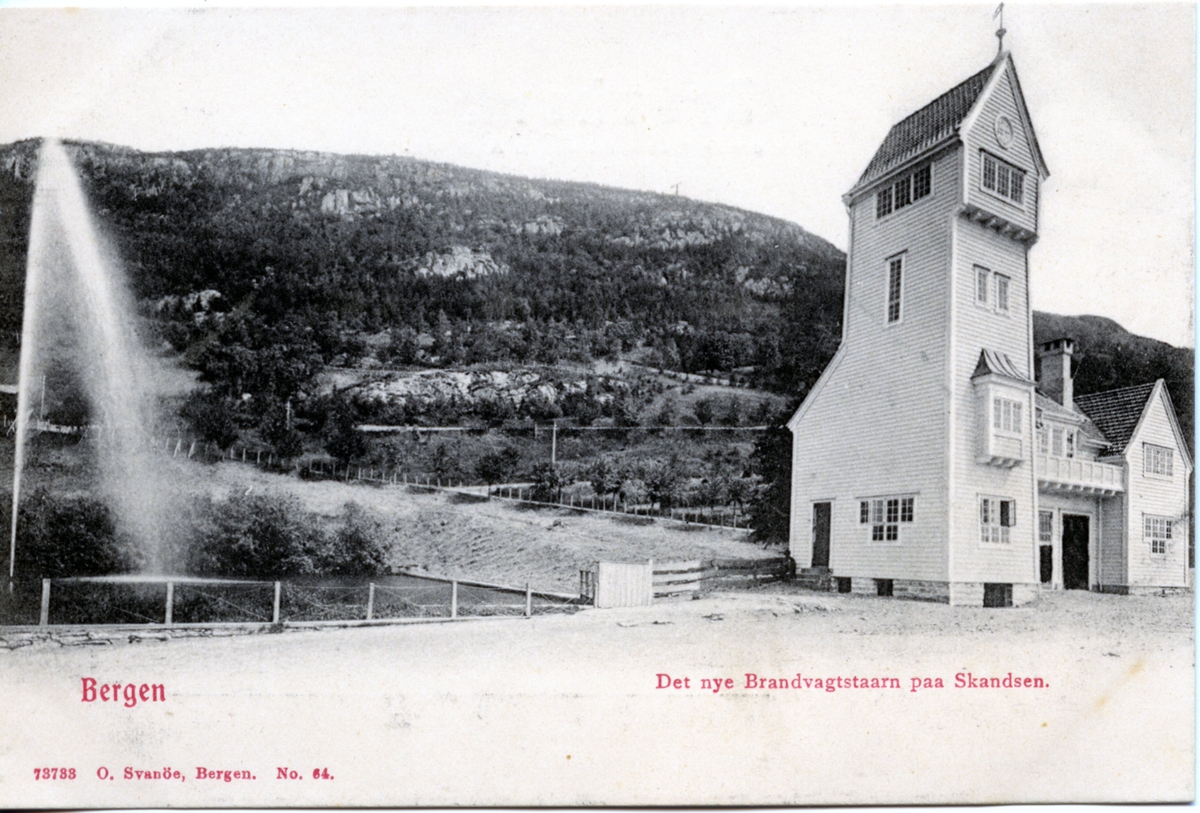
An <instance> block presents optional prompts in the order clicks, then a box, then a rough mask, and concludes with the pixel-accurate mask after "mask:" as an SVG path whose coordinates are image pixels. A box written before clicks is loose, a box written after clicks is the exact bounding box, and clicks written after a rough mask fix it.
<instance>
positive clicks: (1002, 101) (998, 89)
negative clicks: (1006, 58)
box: [963, 70, 1039, 231]
mask: <svg viewBox="0 0 1200 813" xmlns="http://www.w3.org/2000/svg"><path fill="white" fill-rule="evenodd" d="M979 105H981V107H980V109H979V113H978V115H977V116H975V118H974V119H973V124H972V126H971V127H970V128H969V129H968V130H967V131H966V132H965V133H964V134H963V141H964V144H965V145H966V153H967V155H966V159H967V170H968V171H967V202H968V203H972V204H975V205H976V206H979V207H980V208H982V209H985V210H987V211H989V212H994V213H995V214H997V215H999V216H1001V217H1003V218H1006V219H1007V220H1009V221H1011V222H1012V223H1015V224H1016V225H1018V226H1022V227H1024V228H1026V229H1029V230H1030V231H1037V227H1038V224H1037V203H1038V188H1039V178H1038V171H1037V166H1036V164H1035V163H1034V157H1033V150H1032V149H1031V147H1030V144H1029V140H1028V138H1027V137H1026V135H1025V131H1024V128H1023V127H1022V126H1021V116H1020V113H1019V111H1018V107H1017V101H1016V96H1015V95H1014V91H1013V84H1012V74H1011V73H1010V72H1009V71H1007V70H1005V71H1004V72H1003V73H1002V74H1001V75H1000V76H999V77H998V78H997V81H996V82H995V84H994V85H993V87H992V89H991V91H990V92H987V93H986V95H985V96H984V97H983V98H982V99H980V101H979ZM1000 115H1005V116H1007V117H1008V119H1009V120H1010V121H1011V122H1012V123H1013V130H1014V132H1013V141H1012V144H1010V145H1009V146H1008V148H1007V149H1005V148H1003V147H1001V146H1000V144H999V142H998V141H997V140H996V129H995V121H996V117H997V116H1000ZM982 150H987V151H988V152H990V153H991V154H992V155H994V156H996V157H997V158H1000V159H1001V160H1003V161H1005V162H1007V163H1009V164H1011V165H1013V166H1015V167H1017V168H1019V169H1023V170H1025V194H1024V201H1023V205H1022V206H1017V205H1015V204H1013V203H1011V202H1010V201H1007V200H1005V199H1004V198H1001V197H1000V196H998V195H995V194H992V193H991V192H988V191H986V190H984V189H983V186H982V184H981V183H980V176H981V174H982V165H983V162H982V160H981V158H980V152H981V151H982Z"/></svg>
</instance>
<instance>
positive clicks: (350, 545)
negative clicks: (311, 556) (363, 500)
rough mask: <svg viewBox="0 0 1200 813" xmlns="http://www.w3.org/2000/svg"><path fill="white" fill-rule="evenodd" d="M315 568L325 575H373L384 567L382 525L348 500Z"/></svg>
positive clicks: (383, 570) (363, 509)
mask: <svg viewBox="0 0 1200 813" xmlns="http://www.w3.org/2000/svg"><path fill="white" fill-rule="evenodd" d="M317 569H318V571H319V572H320V573H321V574H322V575H328V576H374V575H377V574H379V573H383V572H385V571H386V570H387V547H386V545H385V544H384V541H383V527H382V525H381V524H380V522H379V520H378V519H377V518H376V517H375V515H374V514H372V513H370V512H369V511H367V509H365V508H363V507H362V506H360V505H358V503H353V502H348V503H346V505H345V506H344V507H343V508H342V521H341V524H340V525H338V526H337V527H336V528H335V529H334V530H333V533H332V534H330V539H329V543H328V544H327V545H326V546H325V548H324V549H323V551H322V555H321V557H320V558H319V559H318V561H317Z"/></svg>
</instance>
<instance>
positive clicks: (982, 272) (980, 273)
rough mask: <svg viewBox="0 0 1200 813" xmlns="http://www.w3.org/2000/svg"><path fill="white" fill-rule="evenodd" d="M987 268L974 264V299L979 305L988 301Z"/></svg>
mask: <svg viewBox="0 0 1200 813" xmlns="http://www.w3.org/2000/svg"><path fill="white" fill-rule="evenodd" d="M989 276H990V274H989V272H988V270H987V269H986V268H983V267H981V266H978V265H977V266H975V301H976V302H978V303H979V304H980V305H986V304H987V303H988V277H989Z"/></svg>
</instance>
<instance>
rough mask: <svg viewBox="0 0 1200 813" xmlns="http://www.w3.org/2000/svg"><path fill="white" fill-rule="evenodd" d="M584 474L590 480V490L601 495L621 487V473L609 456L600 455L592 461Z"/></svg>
mask: <svg viewBox="0 0 1200 813" xmlns="http://www.w3.org/2000/svg"><path fill="white" fill-rule="evenodd" d="M586 476H587V478H588V480H589V481H591V484H592V490H593V491H595V492H596V493H597V494H599V495H600V496H602V497H603V496H604V495H605V494H612V493H613V492H614V491H616V490H617V489H619V488H620V487H621V473H620V471H619V470H618V469H617V466H616V463H615V462H614V461H613V459H612V458H610V457H602V458H600V459H599V460H597V461H596V462H595V463H593V464H592V465H591V466H590V467H589V468H588V470H587V475H586Z"/></svg>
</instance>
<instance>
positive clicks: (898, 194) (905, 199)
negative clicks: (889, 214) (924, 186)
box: [892, 176, 912, 209]
mask: <svg viewBox="0 0 1200 813" xmlns="http://www.w3.org/2000/svg"><path fill="white" fill-rule="evenodd" d="M892 197H893V199H894V202H895V205H896V208H897V209H900V208H903V207H905V206H907V205H908V204H910V203H912V178H909V177H907V176H906V177H904V178H901V179H900V180H898V181H896V191H895V193H894V194H893V196H892Z"/></svg>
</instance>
